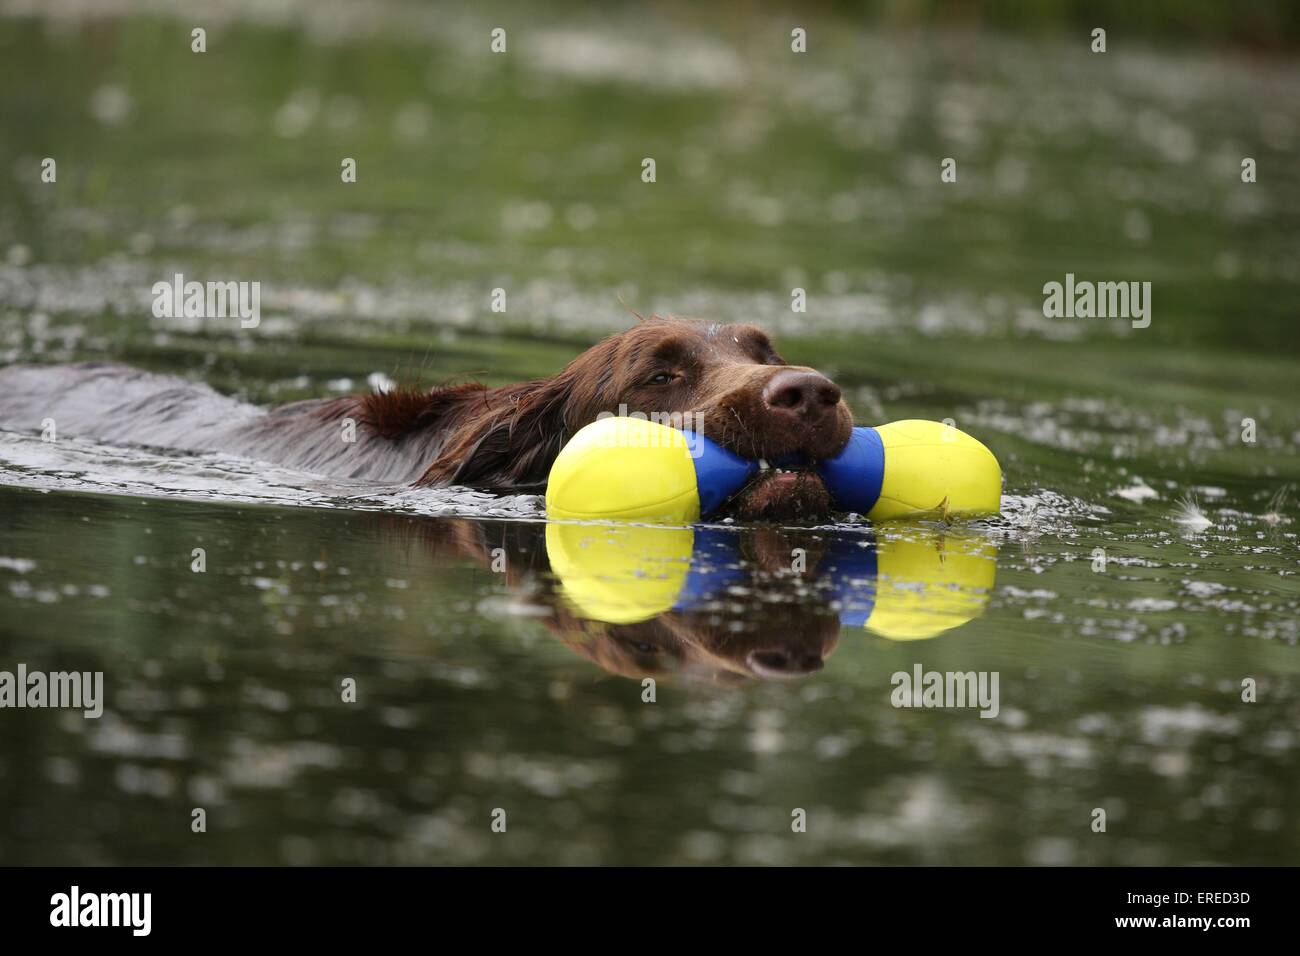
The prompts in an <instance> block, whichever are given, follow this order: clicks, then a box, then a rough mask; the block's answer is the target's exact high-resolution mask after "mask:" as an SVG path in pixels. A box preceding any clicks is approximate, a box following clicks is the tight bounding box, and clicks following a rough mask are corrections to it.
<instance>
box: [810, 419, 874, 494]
mask: <svg viewBox="0 0 1300 956" xmlns="http://www.w3.org/2000/svg"><path fill="white" fill-rule="evenodd" d="M817 471H818V473H819V474H820V475H821V476H822V481H824V482H826V488H827V490H828V491H829V492H830V493H831V497H832V498H834V499H835V503H836V504H837V505H838V506H839V507H841V508H843V509H844V510H845V511H856V512H857V513H858V514H861V515H865V514H866V513H867V512H868V511H870V510H871V509H872V508H874V507H875V505H876V502H877V501H879V500H880V487H881V485H882V484H883V483H884V481H885V443H884V442H883V441H881V438H880V432H878V431H876V430H875V429H874V428H870V427H867V426H865V425H858V426H856V427H855V428H854V429H853V433H852V434H851V435H850V436H849V443H848V444H847V445H845V446H844V450H843V451H842V452H840V453H839V454H838V455H836V456H835V457H834V458H828V459H826V460H825V461H823V462H821V463H820V464H819V465H818V466H817Z"/></svg>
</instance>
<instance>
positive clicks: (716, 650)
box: [545, 523, 997, 680]
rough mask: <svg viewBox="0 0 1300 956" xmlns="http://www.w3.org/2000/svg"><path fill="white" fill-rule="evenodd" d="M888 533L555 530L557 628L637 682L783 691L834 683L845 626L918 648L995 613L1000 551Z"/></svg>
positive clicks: (928, 534) (550, 531)
mask: <svg viewBox="0 0 1300 956" xmlns="http://www.w3.org/2000/svg"><path fill="white" fill-rule="evenodd" d="M887 527H888V530H887V531H886V532H883V533H882V534H881V535H879V536H873V535H863V534H854V535H847V534H839V533H834V532H831V533H824V534H820V535H814V534H811V533H809V532H799V531H793V530H785V529H775V528H770V529H769V528H757V529H756V528H745V529H725V530H723V529H717V528H696V529H692V528H653V527H645V526H627V525H625V526H615V525H599V526H598V525H585V524H560V523H554V524H549V525H547V526H546V532H545V540H546V554H547V558H548V560H549V563H550V570H551V572H552V575H553V579H554V581H555V584H556V593H558V596H559V598H560V600H559V601H556V600H554V599H553V598H552V599H551V601H550V606H551V608H552V609H553V610H554V612H555V613H554V616H553V617H552V618H551V621H552V626H553V629H554V630H555V632H556V633H557V635H559V636H560V637H561V639H563V640H564V641H565V643H566V644H567V645H568V646H570V647H572V648H573V649H574V650H575V651H577V652H578V653H580V654H582V655H583V656H584V657H587V658H589V659H591V660H593V661H595V662H596V663H598V664H600V665H601V666H602V667H604V668H605V669H607V670H610V671H613V672H615V673H619V674H623V675H625V676H629V677H641V676H647V675H654V674H660V673H665V672H679V673H682V674H685V675H688V676H690V677H702V678H705V679H712V680H724V679H727V678H734V677H735V676H737V675H739V676H744V677H758V678H780V677H801V676H804V675H806V674H811V673H814V672H816V671H818V670H821V668H822V667H823V665H824V664H825V661H826V658H827V657H829V656H830V654H831V653H832V652H833V651H834V650H835V647H836V645H837V643H838V642H839V640H840V630H841V627H845V628H853V629H856V628H863V627H865V628H866V630H868V631H870V632H871V633H873V634H876V635H878V636H880V637H885V638H889V639H891V640H913V639H917V638H928V637H934V636H936V635H938V634H941V633H943V632H945V631H948V630H949V629H951V628H955V627H958V626H960V625H961V624H963V623H965V622H966V621H969V620H970V619H972V618H974V617H976V616H978V615H979V614H980V613H981V612H982V611H983V610H984V607H985V605H986V604H987V602H988V598H989V594H990V592H991V590H992V587H993V581H994V577H995V575H996V572H997V551H996V548H994V547H993V545H992V544H990V543H989V542H987V541H982V540H981V541H972V540H966V539H962V538H960V537H952V536H950V535H948V534H946V533H945V532H944V531H942V530H939V529H936V528H933V527H928V526H925V525H920V524H916V525H910V526H904V525H891V526H887ZM549 596H550V595H548V597H549Z"/></svg>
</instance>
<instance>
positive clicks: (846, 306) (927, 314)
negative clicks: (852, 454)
mask: <svg viewBox="0 0 1300 956" xmlns="http://www.w3.org/2000/svg"><path fill="white" fill-rule="evenodd" d="M169 6H171V5H164V4H156V5H143V6H142V7H140V8H139V11H138V12H136V13H132V14H129V15H126V14H123V15H113V16H107V17H105V18H102V19H96V20H89V19H84V18H82V17H79V16H78V15H77V14H76V10H77V5H76V4H69V5H66V6H61V7H60V8H59V10H60V11H61V12H60V13H58V14H54V13H50V14H46V15H44V16H42V17H39V18H33V17H29V16H24V15H14V12H15V10H20V9H22V6H21V5H11V6H10V7H9V8H8V9H7V15H6V16H4V17H3V18H0V59H3V61H4V62H5V64H6V67H7V81H6V82H5V83H4V84H0V113H2V115H3V116H4V118H5V135H4V137H3V138H0V261H2V262H3V264H2V265H0V359H3V360H4V361H46V362H56V361H71V360H78V359H84V358H103V357H111V358H113V359H115V360H119V361H123V362H127V363H129V364H133V365H137V366H141V367H145V368H150V369H155V370H158V371H164V372H168V373H171V374H178V375H182V376H186V377H189V378H192V379H195V380H202V381H207V382H210V383H211V384H213V385H214V386H215V387H217V388H219V389H221V390H222V391H224V392H227V393H230V394H233V395H236V396H237V397H239V398H241V399H245V400H251V401H256V402H264V403H271V402H281V401H288V400H292V399H296V398H301V397H308V396H316V395H327V394H336V393H337V394H341V393H344V392H348V391H357V390H362V389H364V388H365V387H367V386H366V382H367V379H368V378H369V377H370V376H372V375H375V374H378V375H382V376H388V377H392V378H394V379H397V380H400V381H412V380H416V379H418V380H421V381H424V382H434V381H441V380H445V379H464V378H470V377H476V378H480V379H482V380H484V381H487V382H489V383H491V384H501V383H505V382H510V381H518V380H521V379H524V378H528V377H533V376H537V375H545V374H549V373H551V372H553V371H555V370H556V369H558V368H559V367H560V366H561V365H562V364H563V363H564V362H565V361H567V360H568V359H569V358H570V357H572V355H574V354H576V352H577V351H579V350H581V349H582V348H584V347H585V346H586V345H588V344H590V343H591V342H592V341H593V340H594V339H595V337H597V336H599V335H600V334H603V333H604V332H607V331H611V330H614V329H617V328H620V327H622V326H623V325H624V324H625V323H626V322H627V321H628V320H629V319H628V316H627V313H626V311H625V310H624V306H623V304H622V303H623V302H625V303H626V304H627V306H628V307H630V308H634V309H636V310H637V311H640V312H653V311H658V312H673V313H676V314H683V315H696V316H704V317H708V318H716V319H740V320H749V321H757V322H759V323H761V324H763V325H765V326H766V327H768V328H769V329H771V330H772V331H774V332H775V333H776V334H777V336H778V343H779V345H780V346H781V348H782V351H783V352H784V353H785V354H786V355H787V357H790V358H792V359H793V360H796V361H800V362H803V363H806V364H810V365H814V366H817V367H818V368H821V369H822V370H824V371H826V372H827V373H829V374H831V375H832V376H833V377H834V378H835V379H836V381H837V382H839V383H840V384H841V385H842V386H843V387H844V388H845V392H846V396H847V398H848V400H849V402H850V404H851V405H852V407H853V408H854V410H855V412H856V414H857V417H858V419H859V421H865V422H881V421H887V420H893V419H898V418H905V417H913V416H915V417H927V418H934V419H943V418H952V419H953V420H955V421H956V422H957V423H958V424H959V425H960V426H961V427H962V428H964V429H966V430H968V431H970V432H972V433H974V434H976V435H977V436H979V437H980V438H981V439H983V440H985V441H986V443H987V444H989V446H990V447H991V448H993V450H994V451H995V452H996V453H997V454H998V456H999V458H1000V460H1001V462H1002V464H1003V468H1004V472H1005V474H1006V478H1007V486H1006V494H1005V496H1004V501H1003V505H1004V508H1003V516H1002V517H1001V518H998V519H995V520H988V521H982V522H963V523H958V524H955V525H952V526H944V525H940V524H937V523H933V522H928V523H927V522H916V523H911V524H902V525H894V526H884V527H880V528H872V527H870V526H869V525H866V524H864V523H863V522H861V521H855V520H851V519H846V520H842V521H840V522H837V523H835V524H834V525H828V526H826V527H818V528H772V527H749V528H746V527H738V526H735V525H721V526H711V527H707V528H698V529H695V530H693V531H683V530H680V529H679V530H675V531H673V530H659V531H653V530H649V529H636V530H621V531H618V530H616V531H610V530H608V529H601V528H591V527H583V526H561V525H554V524H552V525H548V524H547V523H546V522H545V521H544V520H543V511H542V508H541V503H540V501H539V500H538V499H536V498H534V497H530V496H514V497H509V498H497V497H493V496H488V495H483V494H479V493H475V492H464V491H429V490H418V491H417V490H411V489H407V488H383V487H375V486H373V485H368V484H351V483H347V482H340V481H335V480H323V479H320V478H319V477H315V476H311V475H304V474H300V473H295V472H293V471H291V470H287V469H280V468H271V467H267V466H265V465H261V464H257V463H252V462H248V461H243V460H240V459H237V458H231V457H225V456H220V455H200V456H184V455H177V454H175V453H172V452H169V451H168V450H166V449H155V448H147V449H141V448H129V447H115V446H107V445H102V444H96V443H94V442H92V441H88V440H85V439H80V438H77V437H75V436H64V437H61V438H60V440H59V441H58V442H57V443H55V444H50V443H47V442H42V441H41V440H40V439H39V437H38V436H35V435H26V434H17V433H13V432H3V433H0V514H2V515H3V526H2V527H3V531H2V533H0V669H8V670H12V669H14V668H15V667H16V665H17V663H18V662H24V663H26V664H27V665H28V667H29V668H31V669H45V670H66V669H74V668H75V669H79V670H102V671H103V672H104V674H105V686H106V692H107V697H108V702H107V705H106V708H105V713H104V715H103V717H102V718H100V719H99V720H97V721H95V720H85V719H82V718H81V717H80V716H76V715H74V714H73V713H70V712H58V711H51V710H45V711H41V710H22V711H17V710H13V711H8V710H7V711H5V712H4V716H3V727H4V733H3V744H2V745H0V806H3V807H4V808H5V812H4V814H2V815H0V819H2V820H3V823H0V862H5V863H36V862H42V863H60V862H66V863H81V862H85V863H109V862H113V863H144V862H160V863H197V862H218V863H234V862H260V863H270V862H287V863H313V862H320V863H356V862H364V863H369V862H420V863H424V862H455V863H460V862H489V863H502V862H527V863H542V862H565V863H588V862H591V863H665V862H743V863H768V862H791V863H811V862H853V863H861V862H876V863H940V862H962V863H1047V864H1052V863H1102V864H1115V863H1126V864H1127V863H1152V864H1162V863H1173V864H1186V863H1273V864H1276V863H1287V862H1294V860H1295V859H1296V858H1297V851H1300V831H1298V829H1297V819H1296V810H1295V808H1296V806H1297V805H1298V804H1300V800H1298V799H1297V796H1298V795H1297V790H1298V789H1300V772H1298V771H1297V753H1298V752H1300V739H1297V735H1298V734H1300V719H1298V718H1300V650H1298V649H1297V646H1296V645H1297V641H1298V640H1300V583H1298V582H1297V577H1296V574H1297V538H1296V525H1295V523H1294V521H1295V517H1296V507H1295V503H1294V502H1295V498H1294V497H1293V496H1288V495H1287V494H1286V488H1287V486H1288V485H1291V484H1294V483H1296V482H1297V481H1300V465H1298V462H1297V454H1296V443H1297V439H1298V438H1300V410H1298V409H1297V402H1296V378H1297V376H1296V372H1297V353H1298V352H1300V348H1298V345H1300V336H1297V333H1296V331H1295V330H1296V319H1297V315H1296V304H1297V301H1300V299H1298V298H1297V285H1298V283H1300V255H1298V252H1300V243H1297V242H1296V239H1297V236H1300V230H1298V229H1297V226H1300V190H1298V189H1297V186H1298V185H1300V166H1298V165H1297V163H1296V152H1297V141H1298V139H1300V96H1298V95H1297V94H1300V70H1297V68H1296V67H1295V65H1294V64H1292V63H1287V62H1278V61H1270V60H1253V59H1250V58H1247V57H1245V56H1242V55H1240V54H1234V53H1225V52H1219V51H1214V50H1207V49H1199V48H1198V49H1187V50H1175V49H1170V50H1150V49H1131V48H1129V47H1128V46H1127V45H1125V48H1124V49H1116V50H1114V51H1112V52H1111V53H1109V54H1106V57H1105V58H1104V59H1102V58H1098V57H1096V56H1094V55H1091V54H1088V53H1087V52H1086V50H1082V49H1080V50H1074V49H1066V48H1064V47H1059V46H1047V47H1037V48H1035V47H1033V46H1030V45H1028V44H1026V43H1025V42H1024V41H1020V40H1016V39H1012V38H1008V37H999V36H994V35H979V34H974V35H972V34H965V33H960V32H952V33H947V32H941V33H933V34H925V35H922V34H910V33H876V32H872V31H868V30H863V29H860V28H858V27H855V26H852V25H845V24H839V23H835V22H833V21H830V20H816V19H814V20H813V21H812V26H811V28H810V35H811V36H812V37H814V38H815V39H816V41H817V45H816V47H815V48H814V53H815V55H814V53H810V54H809V55H808V56H807V57H805V58H803V59H796V58H795V57H792V56H791V55H790V54H789V53H788V27H787V25H786V24H785V23H784V21H776V20H771V19H767V18H766V17H764V16H762V15H754V16H753V17H751V18H749V19H742V20H740V21H736V20H735V19H734V18H733V17H730V16H726V15H724V14H723V13H722V12H719V13H717V14H711V13H696V15H695V19H694V20H692V21H686V20H683V19H680V18H678V17H676V16H674V15H672V14H670V13H663V12H661V13H659V14H656V15H655V16H654V17H653V18H651V17H650V16H649V15H648V14H641V13H638V12H636V11H634V10H617V11H609V12H607V13H605V14H603V15H602V16H601V17H600V18H598V19H589V18H586V17H585V16H584V15H582V14H580V13H577V12H575V11H573V10H571V9H570V8H568V7H566V6H557V7H554V8H551V9H547V10H536V11H530V12H528V13H521V12H519V11H511V12H510V15H509V18H508V20H507V19H502V20H501V22H506V23H508V25H509V31H510V49H511V51H512V52H511V53H510V54H509V55H508V56H506V57H493V56H492V55H491V54H489V53H488V52H487V42H486V37H487V34H488V30H489V29H490V27H491V26H495V25H497V23H498V18H501V17H505V16H506V14H505V12H504V8H493V7H486V8H482V9H481V10H479V11H478V12H465V11H458V12H454V13H453V12H450V11H445V10H436V9H433V8H428V7H424V6H410V5H404V4H391V5H390V4H384V5H380V6H379V7H377V8H367V9H366V11H365V15H364V16H360V15H359V14H357V13H356V12H355V10H356V5H354V4H305V3H304V4H281V5H276V6H275V7H274V8H271V9H272V11H273V12H272V13H266V12H265V11H262V12H259V8H258V6H257V5H245V4H235V3H231V4H219V5H217V10H218V11H219V12H220V13H221V14H222V16H219V17H214V18H213V19H212V20H211V23H212V26H211V27H210V37H209V52H208V53H207V54H204V55H201V56H200V55H197V54H193V53H191V52H190V51H189V48H188V40H187V38H186V37H187V32H188V30H189V29H190V26H191V21H193V22H199V21H197V20H194V18H193V17H192V16H191V17H190V18H188V19H187V18H186V17H185V16H184V15H182V16H181V17H180V18H179V19H172V18H170V17H169V15H168V14H167V12H166V11H167V8H168V7H169ZM208 6H210V5H208ZM207 8H208V7H207V6H205V9H207ZM86 9H90V5H87V6H86ZM227 15H228V16H227ZM182 27H183V29H182ZM1247 155H1249V156H1253V157H1254V158H1255V159H1256V160H1257V162H1258V168H1259V171H1260V172H1259V181H1258V182H1256V183H1254V184H1250V185H1246V184H1243V183H1241V181H1240V177H1239V168H1240V161H1241V158H1242V157H1243V156H1247ZM45 156H52V157H54V158H56V159H57V162H58V182H57V184H42V183H41V182H40V181H39V167H40V160H41V159H42V158H43V157H45ZM344 156H352V157H355V158H357V159H358V181H357V183H356V184H352V185H343V184H342V183H340V181H339V178H338V175H339V162H340V160H341V158H342V157H344ZM645 156H654V157H655V158H656V159H657V163H658V181H657V182H656V183H654V184H646V183H642V182H641V180H640V176H639V173H640V163H641V160H642V159H643V158H644V157H645ZM945 156H953V157H956V158H957V160H958V181H957V182H956V183H952V184H942V185H941V184H940V183H939V181H938V161H939V159H940V158H942V157H945ZM176 272H182V273H184V274H185V275H186V276H187V278H197V279H200V280H203V279H208V278H214V279H226V278H247V279H258V280H260V281H261V282H262V285H263V300H262V302H263V319H262V323H261V325H260V326H259V327H258V328H257V329H251V330H241V329H239V328H238V323H236V322H230V321H228V320H227V321H222V320H194V319H188V320H187V319H177V320H166V319H155V318H154V317H153V316H152V315H151V312H150V308H149V306H150V302H151V296H150V293H149V289H150V287H151V286H152V284H153V283H154V282H156V281H159V280H164V279H169V278H170V277H171V276H172V275H173V274H174V273H176ZM1067 272H1071V273H1074V274H1076V275H1077V276H1078V277H1079V278H1081V279H1093V280H1129V279H1132V280H1147V281H1151V282H1152V284H1153V321H1152V324H1151V326H1150V328H1147V329H1134V328H1132V326H1131V324H1130V323H1128V322H1125V321H1122V320H1111V319H1090V320H1089V319H1075V320H1066V319H1060V320H1056V319H1045V318H1043V316H1042V312H1041V304H1042V293H1041V288H1042V285H1043V283H1045V282H1048V281H1063V279H1064V276H1065V274H1066V273H1067ZM796 286H799V287H803V288H805V289H806V290H807V292H808V302H809V306H808V311H807V313H806V314H797V313H793V312H791V311H790V290H791V289H792V288H794V287H796ZM496 287H501V288H505V289H506V290H507V292H508V308H507V312H506V313H505V314H504V315H501V314H498V313H493V312H491V311H490V309H489V302H490V299H489V295H490V291H491V289H493V288H496ZM1244 419H1251V420H1253V422H1254V425H1255V433H1254V435H1253V437H1254V438H1255V441H1253V442H1247V441H1243V428H1244V427H1245V426H1243V420H1244ZM561 529H567V530H561ZM196 548H201V549H203V552H204V556H205V560H206V571H205V572H204V573H202V574H199V573H196V572H194V571H193V570H192V569H191V568H192V563H193V561H194V560H195V558H194V549H196ZM1099 549H1100V550H1099ZM796 552H799V553H802V554H803V556H804V561H803V565H802V570H794V569H792V560H791V556H792V555H793V554H795V553H796ZM1103 561H1104V564H1103ZM600 618H604V620H600ZM864 621H865V623H864ZM917 664H920V665H922V666H923V668H924V669H925V670H939V671H969V670H974V671H987V672H994V671H995V672H997V673H998V674H999V675H1000V709H999V713H998V715H997V716H996V717H993V718H988V719H984V718H980V717H979V716H978V712H977V711H975V710H972V709H967V710H923V709H922V710H913V709H899V708H895V707H894V706H892V704H891V700H890V695H891V691H892V689H893V688H892V685H891V675H893V674H895V673H896V672H900V671H904V672H908V673H910V672H911V671H912V669H913V667H914V666H915V665H917ZM646 677H652V678H654V679H655V681H656V684H655V688H654V691H655V701H654V702H653V703H648V702H645V701H644V700H643V695H645V694H646V689H645V687H644V685H643V680H644V679H645V678H646ZM349 678H350V679H352V680H354V681H355V682H356V701H355V702H354V703H345V702H344V701H343V700H342V699H341V697H342V682H343V681H344V680H346V679H349ZM1247 678H1249V679H1251V680H1253V681H1254V682H1255V685H1256V697H1257V699H1256V701H1255V702H1253V703H1246V702H1243V700H1242V694H1243V680H1245V679H1247ZM196 807H201V808H203V809H204V810H205V811H206V813H207V832H206V833H205V834H202V835H199V834H195V833H193V832H191V819H192V817H191V814H192V811H193V810H194V808H196ZM497 808H500V809H504V810H505V811H506V814H507V819H508V828H507V832H506V833H505V834H494V833H493V832H492V830H491V828H490V825H491V822H492V813H493V811H494V810H495V809H497ZM795 808H801V809H803V810H805V811H806V812H807V817H808V827H807V832H806V833H801V834H797V835H796V834H793V833H791V829H790V825H791V819H792V816H791V814H792V811H794V810H795ZM1095 808H1102V809H1104V810H1105V811H1106V814H1107V830H1106V832H1105V833H1104V834H1099V833H1094V832H1092V829H1091V827H1090V824H1091V823H1092V820H1093V811H1094V809H1095Z"/></svg>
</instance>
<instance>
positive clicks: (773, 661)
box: [747, 648, 824, 677]
mask: <svg viewBox="0 0 1300 956" xmlns="http://www.w3.org/2000/svg"><path fill="white" fill-rule="evenodd" d="M747 661H748V663H749V666H750V669H751V670H753V671H754V673H756V674H758V676H760V677H799V676H800V675H802V674H812V673H814V672H815V671H819V670H821V669H822V667H823V665H824V662H823V661H822V658H821V655H820V654H809V653H802V652H799V651H794V652H787V651H784V650H781V649H779V648H770V649H767V650H761V651H750V652H749V655H748V658H747Z"/></svg>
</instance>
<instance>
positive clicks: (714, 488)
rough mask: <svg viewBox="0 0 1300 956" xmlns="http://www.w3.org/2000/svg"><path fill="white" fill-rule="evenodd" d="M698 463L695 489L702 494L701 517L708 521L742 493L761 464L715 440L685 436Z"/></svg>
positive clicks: (693, 435) (696, 463) (695, 435)
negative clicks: (729, 499) (706, 518)
mask: <svg viewBox="0 0 1300 956" xmlns="http://www.w3.org/2000/svg"><path fill="white" fill-rule="evenodd" d="M684 434H685V435H686V444H687V446H688V447H689V448H690V451H691V458H692V460H693V461H694V462H695V487H696V488H697V489H698V490H699V493H700V517H701V518H705V517H708V515H709V514H710V513H712V512H714V511H717V510H718V508H720V507H721V506H722V503H723V502H724V501H726V500H727V499H728V498H730V497H731V496H732V495H734V494H735V493H736V492H737V491H739V490H740V489H741V488H742V487H743V486H744V484H745V482H747V481H749V479H750V478H752V477H753V476H754V475H755V474H757V473H758V462H756V461H750V460H749V459H748V458H741V457H740V456H739V455H737V454H736V453H735V452H734V451H729V450H728V449H726V448H723V447H722V446H721V445H719V444H718V443H717V442H715V441H713V439H711V438H708V437H706V436H704V435H700V434H697V433H696V432H684Z"/></svg>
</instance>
